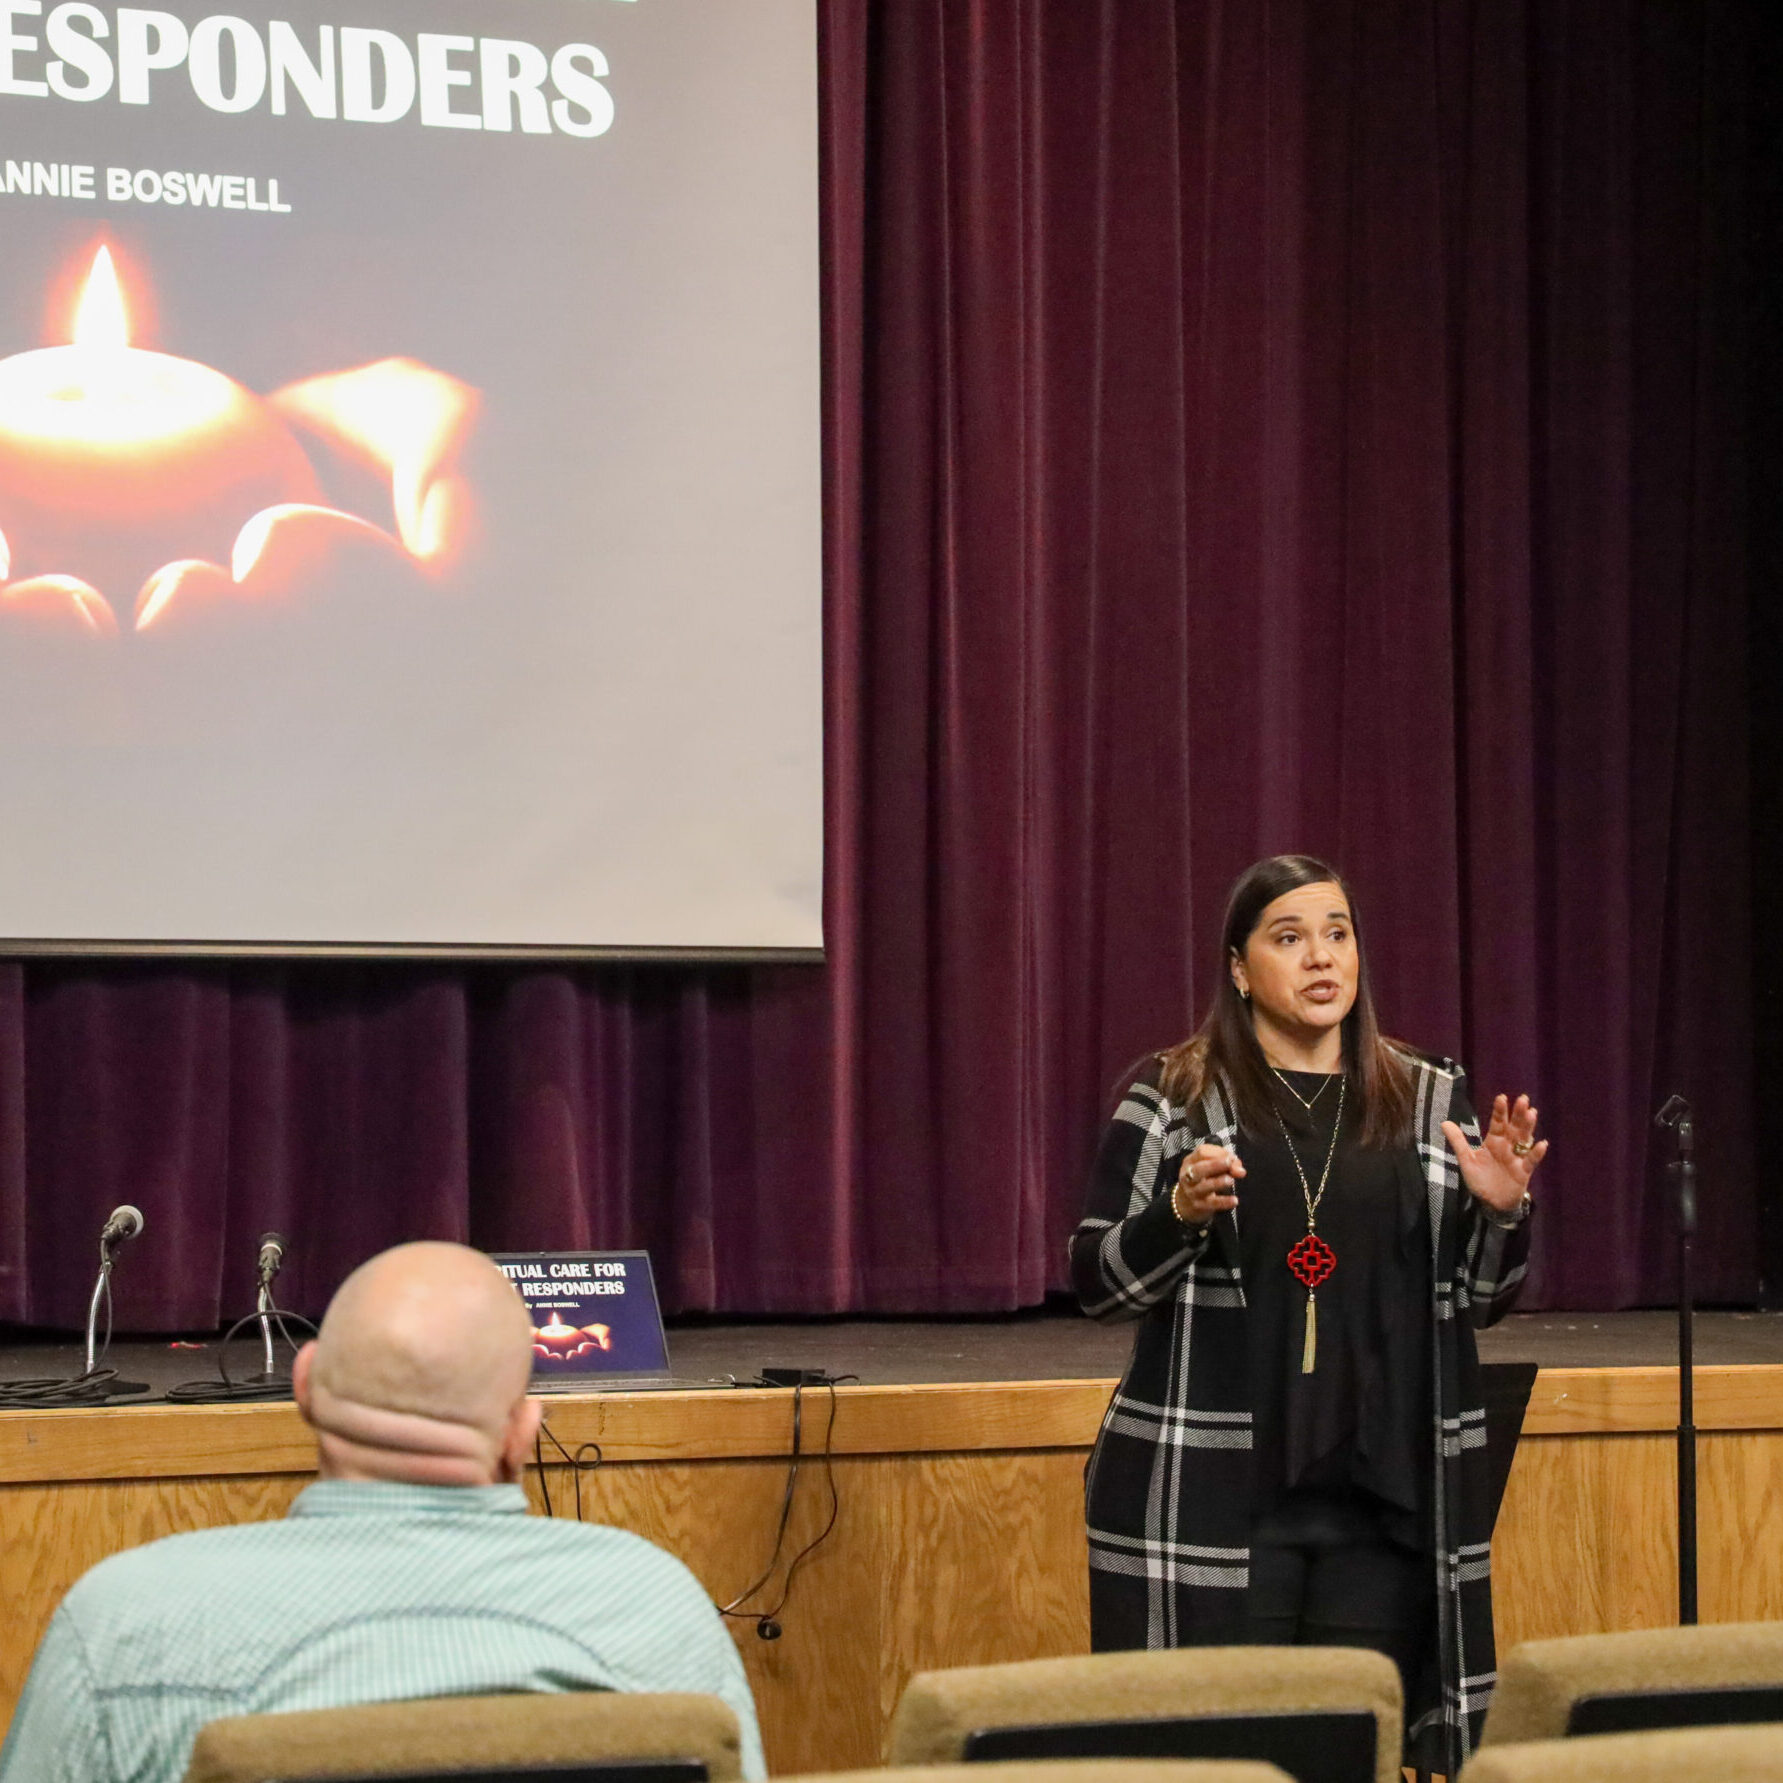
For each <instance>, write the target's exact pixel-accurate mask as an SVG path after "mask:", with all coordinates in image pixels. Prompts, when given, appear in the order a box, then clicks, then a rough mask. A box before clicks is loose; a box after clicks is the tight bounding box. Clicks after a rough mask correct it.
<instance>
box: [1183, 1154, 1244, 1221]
mask: <svg viewBox="0 0 1783 1783" xmlns="http://www.w3.org/2000/svg"><path fill="white" fill-rule="evenodd" d="M1243 1175H1244V1165H1243V1164H1242V1163H1241V1162H1240V1161H1239V1156H1238V1153H1237V1152H1235V1151H1233V1150H1231V1149H1230V1148H1229V1147H1227V1146H1224V1145H1198V1146H1196V1147H1195V1149H1194V1150H1193V1151H1192V1152H1190V1153H1189V1155H1188V1156H1187V1157H1186V1158H1184V1159H1183V1161H1182V1169H1181V1170H1180V1171H1179V1172H1178V1173H1177V1178H1176V1186H1175V1187H1174V1188H1173V1189H1172V1190H1171V1191H1170V1205H1171V1206H1172V1207H1173V1208H1174V1209H1175V1210H1176V1217H1177V1218H1178V1219H1179V1220H1181V1221H1182V1223H1183V1224H1184V1225H1185V1226H1205V1225H1206V1224H1207V1222H1208V1221H1209V1220H1211V1219H1212V1218H1213V1216H1214V1215H1215V1214H1216V1213H1224V1212H1225V1211H1226V1210H1227V1209H1228V1208H1232V1207H1236V1206H1237V1205H1238V1181H1237V1179H1238V1178H1239V1177H1241V1176H1243Z"/></svg>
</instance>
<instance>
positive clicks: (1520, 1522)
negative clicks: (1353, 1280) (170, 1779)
mask: <svg viewBox="0 0 1783 1783" xmlns="http://www.w3.org/2000/svg"><path fill="white" fill-rule="evenodd" d="M1112 1385H1113V1383H1112V1382H1109V1381H1023V1382H1014V1383H1004V1384H998V1383H986V1384H974V1385H947V1386H913V1387H844V1388H842V1389H840V1390H839V1391H838V1393H837V1407H838V1412H837V1418H836V1425H835V1455H836V1460H835V1464H834V1466H835V1480H836V1489H837V1492H838V1493H839V1495H840V1514H839V1516H838V1518H837V1521H836V1527H835V1529H834V1531H833V1533H832V1534H831V1536H830V1538H829V1539H828V1541H826V1542H825V1543H824V1544H823V1546H822V1547H821V1548H819V1549H818V1550H817V1552H816V1553H815V1554H813V1555H812V1556H811V1557H810V1558H809V1559H808V1560H807V1561H806V1562H805V1564H804V1566H803V1568H802V1569H801V1571H800V1573H799V1576H798V1579H797V1582H796V1584H795V1586H794V1589H793V1594H792V1597H791V1600H790V1602H789V1603H788V1605H787V1607H786V1609H785V1610H784V1611H783V1612H782V1613H781V1616H780V1621H781V1623H782V1624H783V1627H784V1630H785V1632H784V1635H783V1637H782V1638H781V1639H780V1640H779V1641H776V1642H764V1641H762V1640H760V1639H758V1638H757V1636H756V1633H755V1627H754V1621H753V1619H751V1620H747V1621H739V1622H736V1623H734V1624H733V1628H734V1630H735V1632H736V1636H737V1641H738V1644H739V1646H740V1648H741V1649H742V1652H743V1657H744V1660H745V1662H746V1664H747V1666H748V1670H749V1676H750V1680H751V1683H752V1684H753V1686H754V1689H755V1695H756V1702H757V1705H758V1707H759V1710H760V1714H761V1721H762V1730H763V1734H764V1737H765V1740H766V1744H767V1753H768V1762H769V1765H770V1767H771V1768H772V1769H774V1770H776V1771H813V1770H832V1769H837V1770H839V1769H846V1768H852V1767H857V1766H864V1765H872V1764H876V1763H878V1762H879V1760H880V1757H881V1754H882V1748H883V1742H884V1736H885V1730H886V1725H887V1722H888V1721H889V1718H890V1715H891V1712H892V1709H893V1707H894V1706H895V1704H896V1702H897V1699H898V1694H899V1692H900V1691H901V1690H902V1688H903V1686H904V1682H905V1680H906V1679H907V1678H908V1677H909V1676H910V1674H911V1673H912V1672H914V1671H918V1670H927V1669H931V1668H934V1667H939V1666H950V1665H969V1664H979V1663H984V1662H987V1661H992V1660H1003V1659H1025V1658H1035V1657H1040V1656H1044V1655H1049V1654H1060V1653H1074V1652H1082V1651H1084V1650H1086V1648H1087V1646H1088V1632H1089V1629H1088V1608H1087V1592H1086V1588H1085V1583H1084V1568H1085V1555H1084V1535H1083V1521H1082V1500H1081V1492H1082V1473H1083V1462H1084V1458H1085V1455H1086V1454H1087V1452H1088V1448H1089V1445H1090V1442H1091V1441H1092V1439H1093V1438H1094V1435H1095V1432H1096V1427H1097V1424H1098V1422H1099V1420H1100V1418H1101V1415H1102V1411H1103V1408H1104V1407H1105V1405H1106V1404H1107V1401H1108V1395H1109V1392H1110V1390H1111V1388H1112ZM827 1416H828V1395H827V1394H825V1393H823V1392H807V1394H806V1396H805V1441H806V1448H807V1455H808V1458H807V1460H806V1462H805V1465H804V1467H803V1469H802V1471H801V1474H800V1480H799V1488H798V1496H797V1500H796V1503H795V1508H794V1513H793V1518H792V1523H791V1527H790V1528H789V1530H788V1540H787V1544H786V1550H785V1553H786V1555H787V1556H788V1557H790V1556H791V1555H792V1554H794V1553H796V1552H797V1551H798V1549H799V1548H801V1547H803V1546H804V1544H805V1543H806V1542H808V1541H809V1540H811V1539H812V1537H813V1536H815V1535H816V1534H817V1533H818V1531H819V1530H821V1529H822V1527H823V1524H824V1522H825V1521H826V1520H827V1518H828V1515H829V1499H828V1493H827V1488H826V1485H825V1479H824V1469H823V1466H822V1465H821V1462H820V1461H818V1460H816V1459H814V1458H810V1457H811V1456H812V1455H813V1453H814V1452H815V1451H818V1450H820V1449H821V1446H822V1441H823V1430H824V1424H825V1421H826V1419H827ZM1676 1416H1677V1411H1676V1390H1675V1377H1674V1376H1673V1375H1672V1373H1671V1371H1669V1370H1664V1369H1551V1370H1545V1371H1544V1372H1543V1373H1542V1374H1541V1376H1540V1377H1539V1379H1538V1380H1537V1383H1536V1389H1535V1393H1534V1396H1533V1398H1532V1400H1531V1404H1530V1410H1529V1416H1528V1419H1527V1421H1526V1423H1525V1426H1524V1436H1523V1442H1522V1446H1521V1448H1520V1449H1519V1451H1518V1455H1517V1461H1516V1465H1515V1467H1514V1469H1513V1471H1512V1474H1511V1481H1510V1487H1509V1490H1508V1492H1507V1494H1506V1498H1505V1505H1504V1511H1503V1514H1502V1516H1501V1518H1500V1522H1499V1531H1498V1539H1497V1543H1496V1548H1495V1553H1496V1578H1497V1589H1498V1600H1497V1601H1498V1629H1499V1639H1500V1642H1501V1644H1506V1643H1509V1642H1514V1641H1517V1640H1522V1639H1527V1638H1530V1637H1534V1636H1543V1635H1555V1634H1571V1633H1582V1632H1586V1631H1589V1630H1596V1629H1611V1628H1638V1627H1649V1626H1654V1625H1658V1624H1662V1623H1665V1622H1667V1621H1670V1620H1672V1619H1673V1617H1674V1615H1675V1580H1676V1547H1675V1541H1674V1529H1673V1490H1674V1453H1675V1450H1674V1443H1673V1438H1672V1434H1671V1433H1672V1427H1673V1425H1674V1423H1675V1421H1676ZM549 1417H550V1423H551V1428H552V1430H553V1431H554V1432H555V1433H556V1435H557V1436H558V1438H559V1439H560V1440H561V1441H562V1442H563V1444H564V1445H565V1447H566V1448H568V1449H569V1450H571V1451H572V1452H573V1451H574V1450H575V1449H576V1448H577V1447H578V1445H580V1444H582V1443H586V1442H598V1443H599V1444H600V1445H601V1450H602V1455H603V1458H604V1464H603V1465H602V1466H601V1467H600V1468H599V1470H598V1471H595V1472H593V1473H585V1475H584V1479H583V1509H584V1512H585V1514H586V1515H588V1516H589V1517H590V1518H594V1519H599V1520H601V1521H605V1522H611V1523H616V1524H620V1525H622V1526H624V1527H625V1528H628V1529H634V1530H636V1531H637V1532H638V1533H639V1534H641V1535H645V1536H648V1537H649V1538H650V1539H651V1540H653V1541H656V1542H659V1543H660V1544H661V1545H662V1546H664V1547H666V1548H668V1549H669V1550H670V1551H671V1552H673V1553H675V1554H678V1555H679V1556H680V1557H681V1558H682V1559H683V1560H685V1561H686V1562H687V1564H688V1565H689V1566H690V1567H692V1569H693V1570H694V1572H695V1573H696V1574H698V1576H699V1578H700V1579H701V1581H702V1583H703V1584H704V1585H705V1586H706V1588H707V1589H708V1590H709V1591H710V1592H711V1593H712V1594H713V1596H714V1598H716V1599H717V1600H718V1601H720V1602H724V1601H727V1600H728V1599H730V1598H732V1597H734V1596H735V1595H736V1594H737V1593H738V1592H739V1591H741V1590H743V1588H744V1587H745V1586H747V1585H748V1584H749V1583H750V1582H751V1581H752V1580H753V1579H754V1578H755V1577H756V1576H757V1575H758V1574H759V1573H760V1572H761V1570H762V1569H763V1567H764V1566H765V1564H766V1562H767V1557H768V1553H769V1551H770V1549H771V1546H772V1541H773V1532H774V1528H775V1524H776V1522H777V1520H778V1517H779V1513H780V1503H781V1495H782V1492H783V1490H784V1486H785V1480H786V1459H785V1458H786V1454H787V1450H788V1446H789V1443H790V1439H791V1422H792V1395H791V1394H790V1393H788V1392H762V1391H716V1392H687V1393H651V1394H635V1395H629V1396H628V1395H615V1396H612V1397H607V1398H581V1399H568V1398H566V1399H561V1400H553V1401H551V1402H550V1405H549ZM1697 1420H1698V1424H1699V1426H1700V1428H1701V1429H1702V1431H1703V1432H1704V1434H1703V1436H1702V1437H1701V1439H1700V1460H1699V1472H1700V1480H1699V1496H1700V1518H1701V1521H1700V1527H1701V1531H1702V1613H1703V1619H1704V1620H1705V1621H1729V1620H1740V1619H1749V1618H1763V1617H1783V1542H1779V1541H1778V1540H1777V1535H1776V1532H1777V1531H1778V1529H1779V1528H1780V1527H1783V1523H1780V1522H1779V1517H1780V1515H1783V1367H1739V1368H1705V1369H1700V1370H1698V1374H1697ZM548 1452H550V1451H549V1450H548ZM314 1461H315V1450H314V1445H313V1444H312V1443H311V1441H310V1440H309V1438H308V1435H307V1433H306V1431H305V1430H304V1427H303V1425H302V1424H301V1422H300V1421H299V1419H298V1417H297V1414H296V1412H295V1410H294V1409H293V1408H292V1407H290V1406H289V1405H270V1406H239V1407H210V1408H200V1407H174V1406H159V1405H157V1406H142V1407H139V1408H123V1407H120V1408H117V1409H114V1410H109V1411H72V1412H47V1413H43V1412H7V1413H0V1603H4V1605H5V1607H6V1615H5V1617H4V1619H3V1620H0V1713H3V1714H6V1715H10V1713H11V1709H12V1705H13V1703H14V1701H15V1700H16V1699H17V1695H18V1692H19V1689H20V1687H21V1685H22V1684H23V1681H24V1677H25V1673H26V1671H27V1669H28V1667H29V1664H30V1658H31V1653H32V1651H33V1649H34V1648H35V1646H36V1643H37V1639H38V1637H39V1635H40V1634H41V1632H42V1629H43V1626H44V1624H45V1623H46V1622H47V1620H48V1619H49V1616H50V1613H51V1611H52V1610H53V1609H54V1607H55V1604H56V1602H57V1600H58V1599H59V1598H60V1597H61V1595H62V1593H63V1592H64V1591H65V1590H66V1589H67V1588H68V1586H69V1585H70V1584H72V1583H73V1582H74V1580H75V1579H77V1578H78V1577H79V1576H80V1574H81V1573H82V1572H84V1571H85V1570H86V1569H87V1568H88V1567H89V1566H91V1565H92V1564H93V1563H94V1562H95V1561H97V1560H99V1559H101V1558H103V1557H104V1556H105V1555H107V1554H111V1553H115V1552H117V1551H118V1550H119V1549H122V1548H127V1547H132V1546H135V1545H136V1544H138V1543H141V1542H145V1541H150V1540H153V1539H154V1538H155V1537H156V1536H161V1535H167V1534H170V1533H172V1532H173V1531H176V1530H183V1529H198V1528H204V1527H208V1526H211V1525H215V1524H220V1523H231V1522H242V1521H249V1520H255V1519H263V1518H271V1517H277V1516H279V1515H281V1514H282V1513H283V1511H284V1510H285V1508H286V1506H287V1505H289V1503H290V1502H291V1500H292V1498H293V1497H294V1496H295V1495H296V1494H297V1492H298V1491H299V1490H300V1489H301V1488H302V1486H303V1485H304V1483H305V1481H306V1479H307V1478H308V1476H309V1474H310V1471H311V1469H312V1468H313V1466H314ZM546 1472H547V1476H548V1481H549V1485H550V1489H551V1493H552V1498H553V1502H554V1504H555V1506H556V1509H557V1513H558V1514H559V1515H566V1514H567V1515H572V1516H573V1515H574V1514H575V1490H574V1486H573V1483H572V1480H571V1477H570V1472H569V1469H568V1468H567V1467H565V1466H561V1465H559V1466H553V1467H548V1468H547V1470H546ZM530 1489H531V1491H532V1493H533V1496H534V1498H535V1501H538V1500H539V1497H540V1495H539V1482H538V1481H537V1480H536V1479H534V1480H533V1481H531V1482H530ZM541 1508H542V1504H541ZM777 1595H778V1580H777V1579H776V1580H775V1581H774V1582H773V1584H772V1586H771V1588H770V1591H769V1592H767V1593H765V1594H764V1595H763V1598H762V1599H761V1602H762V1604H763V1605H764V1606H766V1605H771V1604H772V1603H773V1602H774V1600H775V1597H776V1596H777Z"/></svg>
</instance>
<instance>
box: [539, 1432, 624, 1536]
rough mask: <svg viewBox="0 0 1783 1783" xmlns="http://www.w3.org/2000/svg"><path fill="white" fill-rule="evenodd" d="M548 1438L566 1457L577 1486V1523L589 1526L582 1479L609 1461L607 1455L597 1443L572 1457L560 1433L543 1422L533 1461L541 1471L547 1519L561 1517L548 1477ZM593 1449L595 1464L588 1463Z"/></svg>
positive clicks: (579, 1446) (579, 1447)
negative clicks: (583, 1508)
mask: <svg viewBox="0 0 1783 1783" xmlns="http://www.w3.org/2000/svg"><path fill="white" fill-rule="evenodd" d="M547 1438H548V1439H549V1440H550V1443H551V1446H552V1448H554V1449H555V1450H556V1451H557V1452H558V1454H560V1455H561V1456H562V1457H563V1463H562V1464H563V1465H565V1466H567V1467H568V1468H569V1470H570V1478H571V1479H572V1480H573V1481H574V1482H575V1486H576V1521H577V1522H578V1523H585V1522H586V1521H587V1520H588V1519H587V1518H586V1517H585V1516H584V1515H583V1511H582V1475H583V1473H584V1472H587V1473H593V1472H594V1470H595V1469H596V1468H597V1467H599V1466H600V1465H601V1463H602V1462H604V1461H605V1460H606V1455H605V1454H604V1453H603V1452H602V1449H601V1446H600V1444H599V1443H597V1442H585V1443H578V1444H577V1445H576V1452H575V1453H574V1454H573V1455H572V1454H571V1453H570V1451H569V1450H568V1449H566V1448H565V1447H564V1446H563V1441H562V1439H561V1438H560V1437H559V1436H558V1434H557V1432H556V1431H555V1430H553V1429H552V1428H551V1426H550V1425H549V1424H548V1423H546V1422H545V1420H544V1419H543V1418H541V1419H540V1420H539V1429H538V1434H537V1435H536V1436H535V1437H534V1438H533V1439H532V1459H533V1465H534V1466H535V1467H536V1468H537V1469H538V1470H539V1492H540V1495H541V1496H542V1497H543V1498H544V1500H545V1515H546V1516H547V1517H555V1516H556V1515H557V1511H556V1509H555V1507H554V1506H553V1505H552V1503H551V1481H550V1479H549V1477H548V1476H547V1475H546V1473H545V1442H546V1439H547ZM590 1449H593V1450H594V1459H593V1460H592V1461H590V1460H588V1459H586V1457H587V1454H588V1451H589V1450H590ZM553 1465H557V1464H555V1463H554V1464H553Z"/></svg>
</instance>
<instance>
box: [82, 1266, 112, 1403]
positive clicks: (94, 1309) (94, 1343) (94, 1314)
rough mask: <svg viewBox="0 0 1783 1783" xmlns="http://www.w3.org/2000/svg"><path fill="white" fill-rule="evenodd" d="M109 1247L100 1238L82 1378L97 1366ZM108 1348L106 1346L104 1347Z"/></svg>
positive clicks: (108, 1281) (108, 1280)
mask: <svg viewBox="0 0 1783 1783" xmlns="http://www.w3.org/2000/svg"><path fill="white" fill-rule="evenodd" d="M111 1264H112V1256H111V1246H110V1245H109V1244H107V1243H106V1242H105V1240H104V1239H103V1238H102V1239H100V1241H99V1279H98V1280H97V1281H96V1282H94V1284H93V1298H92V1299H91V1300H89V1301H88V1302H87V1365H86V1367H85V1368H83V1369H82V1370H81V1374H82V1375H83V1376H85V1375H89V1374H92V1373H94V1372H95V1371H96V1370H97V1369H98V1366H99V1356H98V1336H99V1303H100V1301H101V1300H102V1299H104V1298H105V1296H106V1295H108V1294H109V1293H110V1292H111ZM106 1347H107V1348H110V1345H109V1344H108V1345H107V1346H106Z"/></svg>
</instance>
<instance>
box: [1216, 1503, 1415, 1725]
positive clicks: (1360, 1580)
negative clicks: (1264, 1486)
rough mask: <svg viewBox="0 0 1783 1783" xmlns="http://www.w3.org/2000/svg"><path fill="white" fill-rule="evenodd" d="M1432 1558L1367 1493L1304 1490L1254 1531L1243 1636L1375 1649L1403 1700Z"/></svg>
mask: <svg viewBox="0 0 1783 1783" xmlns="http://www.w3.org/2000/svg"><path fill="white" fill-rule="evenodd" d="M1435 1601H1436V1583H1435V1570H1434V1562H1433V1560H1432V1559H1431V1557H1430V1556H1429V1555H1428V1554H1420V1553H1418V1552H1416V1551H1415V1550H1413V1549H1411V1548H1407V1547H1404V1546H1402V1545H1401V1544H1399V1543H1398V1542H1396V1541H1394V1540H1393V1539H1392V1537H1391V1536H1390V1535H1389V1534H1388V1533H1387V1530H1386V1527H1385V1525H1384V1522H1383V1520H1382V1518H1381V1516H1379V1515H1377V1514H1376V1513H1375V1512H1374V1511H1373V1510H1372V1509H1371V1508H1370V1506H1369V1503H1368V1501H1366V1500H1362V1499H1358V1498H1354V1497H1341V1498H1340V1497H1330V1496H1327V1495H1325V1494H1323V1493H1313V1492H1299V1493H1295V1494H1293V1495H1291V1496H1290V1497H1289V1498H1287V1499H1285V1500H1283V1501H1282V1503H1281V1504H1279V1505H1277V1506H1276V1507H1275V1508H1274V1509H1272V1510H1270V1511H1268V1512H1266V1513H1265V1514H1264V1515H1263V1516H1261V1517H1260V1518H1258V1520H1257V1523H1256V1525H1255V1527H1254V1528H1253V1529H1252V1531H1251V1580H1250V1590H1249V1592H1248V1594H1247V1596H1246V1600H1245V1626H1246V1635H1245V1639H1246V1640H1247V1641H1249V1642H1251V1643H1253V1644H1256V1645H1259V1646H1271V1647H1278V1646H1279V1647H1292V1646H1302V1647H1372V1648H1373V1649H1374V1651H1375V1652H1377V1653H1384V1654H1386V1656H1387V1657H1388V1658H1389V1659H1391V1660H1392V1661H1393V1663H1394V1664H1395V1665H1396V1666H1398V1667H1399V1678H1400V1683H1401V1684H1402V1685H1403V1687H1404V1689H1405V1700H1406V1701H1407V1702H1410V1701H1411V1700H1412V1694H1413V1692H1412V1686H1413V1684H1414V1682H1415V1680H1416V1677H1417V1673H1418V1669H1419V1666H1420V1665H1421V1664H1422V1663H1423V1662H1424V1661H1425V1659H1426V1658H1427V1655H1428V1649H1429V1645H1430V1637H1431V1622H1432V1616H1433V1611H1434V1606H1435Z"/></svg>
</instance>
